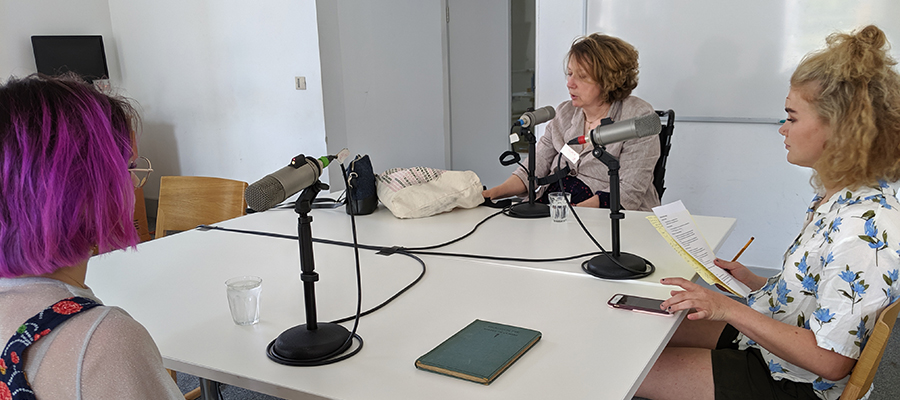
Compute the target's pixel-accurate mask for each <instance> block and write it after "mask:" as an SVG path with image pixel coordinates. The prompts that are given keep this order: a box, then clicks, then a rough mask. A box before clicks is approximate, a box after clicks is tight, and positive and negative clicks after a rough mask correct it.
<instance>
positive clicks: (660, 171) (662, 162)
mask: <svg viewBox="0 0 900 400" xmlns="http://www.w3.org/2000/svg"><path fill="white" fill-rule="evenodd" d="M656 115H659V118H660V119H663V118H665V122H664V123H663V126H662V130H661V131H660V132H659V159H657V160H656V167H654V168H653V186H654V187H656V194H658V195H659V199H660V200H662V197H663V192H665V191H666V186H665V184H666V179H665V178H666V161H667V160H668V159H669V150H671V149H672V132H674V131H675V111H672V110H668V111H660V110H656Z"/></svg>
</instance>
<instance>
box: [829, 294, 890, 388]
mask: <svg viewBox="0 0 900 400" xmlns="http://www.w3.org/2000/svg"><path fill="white" fill-rule="evenodd" d="M898 311H900V301H894V304H891V305H890V306H888V307H887V308H885V309H884V311H882V312H881V315H879V316H878V320H877V321H875V328H874V329H872V334H871V335H869V340H868V341H867V342H866V347H865V348H864V349H863V351H862V353H861V354H860V355H859V360H857V361H856V366H854V367H853V372H851V373H850V380H849V381H848V382H847V386H846V387H845V388H844V392H843V393H841V400H859V399H861V398H862V397H863V396H865V394H866V392H868V391H869V387H871V386H872V380H873V379H875V372H877V371H878V364H880V363H881V356H883V355H884V349H885V348H886V347H887V344H888V340H889V339H890V338H891V331H892V330H893V328H894V322H897V312H898Z"/></svg>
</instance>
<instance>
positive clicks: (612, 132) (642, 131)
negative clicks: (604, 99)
mask: <svg viewBox="0 0 900 400" xmlns="http://www.w3.org/2000/svg"><path fill="white" fill-rule="evenodd" d="M660 131H662V122H661V121H660V120H659V115H656V113H653V114H647V115H643V116H640V117H635V118H631V119H626V120H624V121H619V122H615V123H612V124H606V125H600V126H598V127H596V128H594V129H591V133H590V135H584V136H579V137H577V138H575V139H572V140H570V141H569V143H568V144H585V143H587V142H591V143H592V144H593V145H594V146H606V145H608V144H611V143H616V142H621V141H624V140H628V139H637V138H640V137H644V136H652V135H659V132H660Z"/></svg>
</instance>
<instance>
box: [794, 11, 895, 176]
mask: <svg viewBox="0 0 900 400" xmlns="http://www.w3.org/2000/svg"><path fill="white" fill-rule="evenodd" d="M826 43H827V46H826V47H825V48H824V49H822V50H819V51H816V52H812V53H810V54H807V55H806V56H805V57H804V58H803V60H802V61H801V62H800V65H799V66H798V67H797V70H796V71H794V74H793V75H792V76H791V86H792V87H794V88H797V89H800V91H801V93H802V94H803V96H804V98H805V100H807V101H809V103H810V104H811V105H812V106H813V109H815V110H816V112H817V113H818V114H819V116H820V117H821V118H822V120H823V121H824V122H825V123H826V124H828V126H830V127H831V131H832V133H831V136H830V137H829V138H828V140H827V141H826V143H825V150H824V151H823V152H822V156H821V157H819V160H818V161H817V162H816V163H815V165H813V168H814V169H815V170H816V174H815V175H814V176H813V184H814V185H815V186H819V187H821V186H825V187H830V188H844V187H846V188H850V189H856V188H859V187H861V186H864V185H875V184H877V183H878V181H882V180H883V181H887V182H895V181H897V180H898V179H900V75H898V74H897V71H895V70H894V69H893V66H894V65H896V64H897V61H896V60H894V59H893V58H892V57H891V56H890V54H889V53H888V50H889V49H890V43H888V41H887V37H886V36H885V34H884V32H882V31H881V29H879V28H878V27H876V26H874V25H869V26H867V27H865V28H862V29H860V30H858V31H855V32H853V33H850V34H847V33H833V34H831V35H829V36H828V38H827V39H826Z"/></svg>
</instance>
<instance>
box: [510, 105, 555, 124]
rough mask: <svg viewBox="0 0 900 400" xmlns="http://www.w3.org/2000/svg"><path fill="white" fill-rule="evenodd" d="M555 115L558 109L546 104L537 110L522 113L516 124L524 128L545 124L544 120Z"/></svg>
mask: <svg viewBox="0 0 900 400" xmlns="http://www.w3.org/2000/svg"><path fill="white" fill-rule="evenodd" d="M555 116H556V110H554V109H553V107H551V106H544V107H541V108H538V109H537V110H534V111H529V112H527V113H525V114H522V116H521V117H519V120H518V121H516V125H520V126H521V127H523V128H530V127H532V126H535V125H540V124H543V123H544V122H547V121H549V120H551V119H553V117H555Z"/></svg>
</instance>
